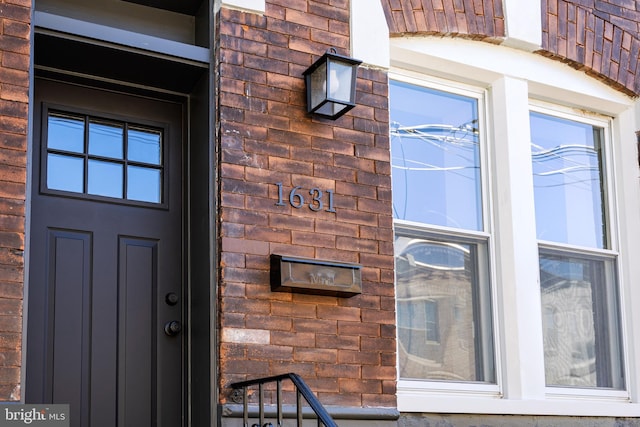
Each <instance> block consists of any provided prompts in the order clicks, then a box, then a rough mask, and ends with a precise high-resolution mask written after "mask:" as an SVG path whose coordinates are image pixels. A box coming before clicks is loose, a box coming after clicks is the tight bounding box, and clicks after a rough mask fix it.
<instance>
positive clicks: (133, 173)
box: [127, 166, 162, 203]
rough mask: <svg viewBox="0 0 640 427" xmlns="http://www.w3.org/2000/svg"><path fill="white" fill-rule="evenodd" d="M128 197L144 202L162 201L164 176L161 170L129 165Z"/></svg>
mask: <svg viewBox="0 0 640 427" xmlns="http://www.w3.org/2000/svg"><path fill="white" fill-rule="evenodd" d="M128 169H129V170H128V178H129V179H128V180H127V198H129V199H130V200H140V201H142V202H153V203H158V202H160V197H161V195H162V193H161V190H162V187H161V186H160V183H161V181H162V177H161V176H160V171H159V170H157V169H151V168H142V167H137V166H129V167H128Z"/></svg>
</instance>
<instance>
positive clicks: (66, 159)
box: [43, 112, 165, 203]
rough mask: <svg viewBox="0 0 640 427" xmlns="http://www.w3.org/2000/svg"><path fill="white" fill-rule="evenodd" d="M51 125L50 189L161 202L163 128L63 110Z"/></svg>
mask: <svg viewBox="0 0 640 427" xmlns="http://www.w3.org/2000/svg"><path fill="white" fill-rule="evenodd" d="M85 123H88V126H89V129H88V132H85ZM47 124H48V126H47V134H46V151H47V153H46V157H45V158H46V165H45V164H44V163H43V165H44V167H46V171H47V173H46V188H47V189H50V190H58V191H68V192H72V193H79V194H85V195H92V196H100V197H110V198H115V199H126V200H132V201H139V202H150V203H162V202H163V191H164V185H163V176H164V175H163V172H164V166H165V165H164V164H163V156H162V150H163V147H162V145H163V133H162V131H161V130H158V129H150V128H144V127H142V126H139V125H136V124H134V125H130V124H129V123H126V122H115V121H105V120H102V119H99V118H94V117H89V116H79V115H78V116H75V115H72V114H67V113H60V112H49V114H48V120H47ZM125 136H126V137H125ZM85 171H86V172H85ZM125 183H126V186H125Z"/></svg>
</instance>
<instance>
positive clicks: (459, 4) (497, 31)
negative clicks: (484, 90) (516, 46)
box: [382, 0, 640, 96]
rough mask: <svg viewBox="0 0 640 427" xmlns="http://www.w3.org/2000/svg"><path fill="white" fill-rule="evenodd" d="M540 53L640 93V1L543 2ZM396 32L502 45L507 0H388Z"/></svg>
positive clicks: (389, 19)
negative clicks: (465, 38) (443, 36)
mask: <svg viewBox="0 0 640 427" xmlns="http://www.w3.org/2000/svg"><path fill="white" fill-rule="evenodd" d="M540 1H541V9H542V46H541V47H542V49H541V50H539V51H538V52H537V53H539V54H541V55H544V56H547V57H550V58H553V59H556V60H558V61H562V62H565V63H567V64H569V65H570V66H572V67H574V68H576V69H578V70H583V71H585V72H587V73H588V74H590V75H591V76H593V77H595V78H598V79H600V80H602V81H604V82H605V83H607V84H608V85H610V86H612V87H614V88H616V89H617V90H620V91H622V92H624V93H627V94H629V95H631V96H637V95H639V94H640V72H638V66H639V65H640V38H639V37H638V36H639V30H640V28H639V27H638V22H640V5H639V3H638V2H637V1H631V0H626V1H622V0H540ZM382 5H383V8H384V10H385V15H386V18H387V23H388V24H389V29H390V32H391V35H392V36H403V35H408V34H425V35H446V36H457V37H467V38H473V39H478V40H483V41H488V42H492V43H499V42H500V40H501V39H502V38H503V37H504V36H505V31H504V28H505V25H504V13H503V10H502V1H500V0H491V1H486V0H485V1H480V0H433V1H418V0H407V1H404V0H382Z"/></svg>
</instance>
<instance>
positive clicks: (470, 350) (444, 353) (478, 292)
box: [395, 235, 495, 382]
mask: <svg viewBox="0 0 640 427" xmlns="http://www.w3.org/2000/svg"><path fill="white" fill-rule="evenodd" d="M486 252H487V248H486V245H485V244H484V243H449V242H444V241H439V240H432V239H423V238H415V237H409V236H403V235H399V236H397V237H396V240H395V253H396V289H397V295H396V299H397V304H398V350H399V351H398V358H399V368H400V377H401V378H403V379H425V380H445V381H479V382H494V381H495V372H494V362H493V350H492V349H493V339H492V332H491V316H490V313H491V307H490V302H489V301H490V295H489V286H488V277H487V274H486V271H487V253H486Z"/></svg>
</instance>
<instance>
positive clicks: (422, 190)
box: [389, 81, 483, 230]
mask: <svg viewBox="0 0 640 427" xmlns="http://www.w3.org/2000/svg"><path fill="white" fill-rule="evenodd" d="M389 91H390V99H391V103H392V104H391V112H390V114H391V155H392V168H393V212H394V216H395V217H396V218H398V219H402V220H408V221H415V222H421V223H426V224H433V225H441V226H447V227H454V228H461V229H466V230H482V228H483V227H482V199H481V192H480V188H481V186H480V150H479V137H478V100H477V99H475V98H471V97H466V96H461V95H456V94H452V93H448V92H443V91H439V90H433V89H428V88H424V87H420V86H417V85H411V84H407V83H403V82H396V81H392V82H391V85H390V88H389Z"/></svg>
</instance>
